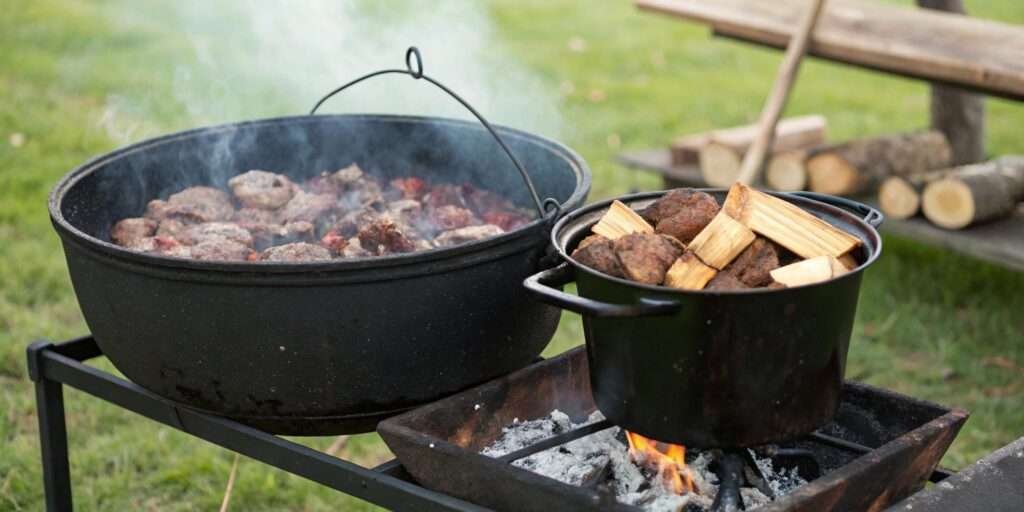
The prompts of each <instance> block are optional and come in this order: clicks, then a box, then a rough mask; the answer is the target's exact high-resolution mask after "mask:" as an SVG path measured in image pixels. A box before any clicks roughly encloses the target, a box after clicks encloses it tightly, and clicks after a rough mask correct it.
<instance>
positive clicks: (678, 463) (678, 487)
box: [626, 431, 693, 494]
mask: <svg viewBox="0 0 1024 512" xmlns="http://www.w3.org/2000/svg"><path fill="white" fill-rule="evenodd" d="M626 439H627V440H628V441H629V456H630V458H632V459H633V462H635V463H637V464H640V465H642V466H646V467H647V468H649V469H651V470H652V471H655V472H656V474H657V475H658V478H659V479H660V480H661V483H662V485H664V486H665V488H666V489H668V490H670V491H672V492H674V493H676V494H686V493H689V492H693V476H692V475H691V474H690V469H689V468H687V467H686V447H685V446H682V445H678V444H669V443H661V442H658V441H655V440H653V439H648V438H646V437H644V436H642V435H640V434H637V433H636V432H629V431H627V432H626ZM660 446H664V447H665V448H664V449H663V450H662V449H660Z"/></svg>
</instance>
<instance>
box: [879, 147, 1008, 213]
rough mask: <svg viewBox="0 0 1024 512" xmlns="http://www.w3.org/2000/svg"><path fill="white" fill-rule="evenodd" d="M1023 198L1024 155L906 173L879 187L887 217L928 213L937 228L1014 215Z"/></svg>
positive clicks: (886, 181) (881, 204)
mask: <svg viewBox="0 0 1024 512" xmlns="http://www.w3.org/2000/svg"><path fill="white" fill-rule="evenodd" d="M1022 201H1024V156H1020V155H1013V156H1003V157H1000V158H996V159H994V160H990V161H988V162H982V163H978V164H971V165H963V166H959V167H949V168H945V169H939V170H933V171H927V172H920V173H915V174H910V175H906V176H890V177H889V178H887V179H886V180H885V181H883V182H882V185H881V187H880V188H879V190H878V203H879V205H880V206H881V208H882V211H883V212H885V214H886V215H888V216H890V217H892V218H896V219H906V218H909V217H913V216H914V215H917V214H918V213H919V212H920V213H923V214H924V216H925V218H927V219H928V220H929V221H931V222H932V224H935V225H936V226H939V227H942V228H946V229H962V228H965V227H968V226H972V225H975V224H980V223H982V222H987V221H991V220H996V219H1001V218H1004V217H1006V216H1008V215H1010V214H1012V213H1013V212H1014V211H1015V210H1016V209H1017V207H1018V204H1019V203H1020V202H1022Z"/></svg>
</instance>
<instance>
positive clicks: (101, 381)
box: [28, 336, 489, 512]
mask: <svg viewBox="0 0 1024 512" xmlns="http://www.w3.org/2000/svg"><path fill="white" fill-rule="evenodd" d="M101 355H102V352H101V351H100V349H99V346H97V345H96V341H95V340H94V339H93V338H92V337H91V336H86V337H83V338H78V339H74V340H70V341H67V342H64V343H60V344H54V343H51V342H49V341H45V340H44V341H37V342H35V343H33V344H32V345H30V346H29V347H28V368H29V376H30V377H31V378H32V380H33V381H34V382H35V384H36V407H37V408H38V411H39V438H40V446H41V448H42V461H43V484H44V490H45V493H46V510H48V511H50V512H63V511H70V510H73V502H72V492H71V472H70V465H69V463H68V443H67V426H66V423H65V421H64V397H63V386H65V385H67V386H70V387H72V388H75V389H78V390H81V391H84V392H86V393H89V394H90V395H93V396H95V397H97V398H99V399H101V400H105V401H107V402H110V403H112V404H114V405H117V406H119V407H121V408H124V409H127V410H130V411H132V412H135V413H138V414H140V415H142V416H145V417H147V418H149V419H151V420H154V421H157V422H160V423H163V424H165V425H168V426H170V427H173V428H175V429H177V430H180V431H182V432H185V433H187V434H190V435H192V436H195V437H198V438H200V439H203V440H206V441H209V442H211V443H213V444H216V445H219V446H221V447H223V448H227V449H229V450H233V451H235V452H238V453H240V454H242V455H245V456H247V457H250V458H252V459H256V460H259V461H261V462H263V463H265V464H269V465H271V466H274V467H277V468H279V469H282V470H284V471H287V472H289V473H292V474H295V475H298V476H301V477H303V478H306V479H309V480H312V481H314V482H317V483H319V484H321V485H325V486H327V487H330V488H332V489H335V490H337V491H340V492H342V493H345V494H348V495H350V496H354V497H357V498H360V499H364V500H366V501H369V502H371V503H374V504H377V505H380V506H383V507H386V508H390V509H393V510H416V511H420V510H424V511H466V512H485V511H487V510H489V509H486V508H483V507H480V506H477V505H474V504H472V503H469V502H467V501H463V500H460V499H457V498H453V497H451V496H448V495H445V494H442V493H438V492H434V491H431V490H429V489H426V488H423V487H420V486H419V485H417V484H416V483H415V482H413V481H411V479H410V478H409V477H408V475H407V474H406V473H405V470H404V469H403V468H402V466H401V464H399V463H398V462H397V461H390V462H386V463H384V464H382V465H380V466H378V467H376V468H373V469H367V468H364V467H362V466H359V465H358V464H354V463H352V462H348V461H346V460H342V459H339V458H336V457H332V456H330V455H327V454H325V453H322V452H319V451H316V450H313V449H312V448H308V447H306V446H303V445H301V444H298V443H294V442H291V441H288V440H286V439H282V438H280V437H278V436H275V435H272V434H268V433H266V432H263V431H260V430H257V429H254V428H251V427H248V426H245V425H242V424H240V423H237V422H234V421H231V420H228V419H225V418H220V417H217V416H213V415H209V414H204V413H201V412H197V411H194V410H191V409H188V408H186V407H180V406H178V405H177V404H175V403H173V402H170V401H168V400H166V399H164V398H161V397H159V396H157V395H155V394H153V393H151V392H149V391H147V390H145V389H143V388H141V387H139V386H137V385H135V384H133V383H131V382H128V381H126V380H124V379H120V378H117V377H114V376H113V375H110V374H109V373H107V372H104V371H102V370H99V369H97V368H93V367H91V366H88V365H86V364H84V361H86V360H88V359H92V358H95V357H99V356H101Z"/></svg>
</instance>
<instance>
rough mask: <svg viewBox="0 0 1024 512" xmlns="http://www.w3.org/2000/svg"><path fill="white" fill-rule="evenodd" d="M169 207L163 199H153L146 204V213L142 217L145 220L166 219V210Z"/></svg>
mask: <svg viewBox="0 0 1024 512" xmlns="http://www.w3.org/2000/svg"><path fill="white" fill-rule="evenodd" d="M170 206H171V205H169V204H167V201H164V200H163V199H154V200H152V201H150V202H149V203H147V204H146V213H144V214H142V216H143V217H145V218H147V219H153V220H163V219H165V218H167V209H168V208H170Z"/></svg>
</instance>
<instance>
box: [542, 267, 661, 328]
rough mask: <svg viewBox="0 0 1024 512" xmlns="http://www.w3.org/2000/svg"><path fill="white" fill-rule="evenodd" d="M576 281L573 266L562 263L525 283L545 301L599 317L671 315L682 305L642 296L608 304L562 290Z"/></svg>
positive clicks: (582, 313)
mask: <svg viewBox="0 0 1024 512" xmlns="http://www.w3.org/2000/svg"><path fill="white" fill-rule="evenodd" d="M574 280H575V276H574V273H573V268H572V267H571V266H569V264H568V263H562V264H561V265H559V266H557V267H554V268H550V269H547V270H543V271H541V272H538V273H536V274H534V275H532V276H530V277H527V278H526V279H525V280H523V286H524V287H525V288H526V289H527V290H528V291H529V292H530V293H532V294H534V295H535V296H536V297H537V299H538V300H540V301H541V302H543V303H545V304H551V305H552V306H557V307H560V308H562V309H566V310H569V311H572V312H574V313H579V314H581V315H590V316H592V317H599V318H613V317H619V318H621V317H638V316H654V315H671V314H673V313H676V312H677V311H679V308H680V307H681V306H680V304H679V303H678V302H676V301H671V300H654V299H640V302H639V303H637V304H609V303H607V302H601V301H597V300H593V299H588V298H586V297H580V296H578V295H573V294H571V293H565V292H563V291H562V290H561V288H562V287H563V286H565V285H567V284H569V283H571V282H573V281H574Z"/></svg>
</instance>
